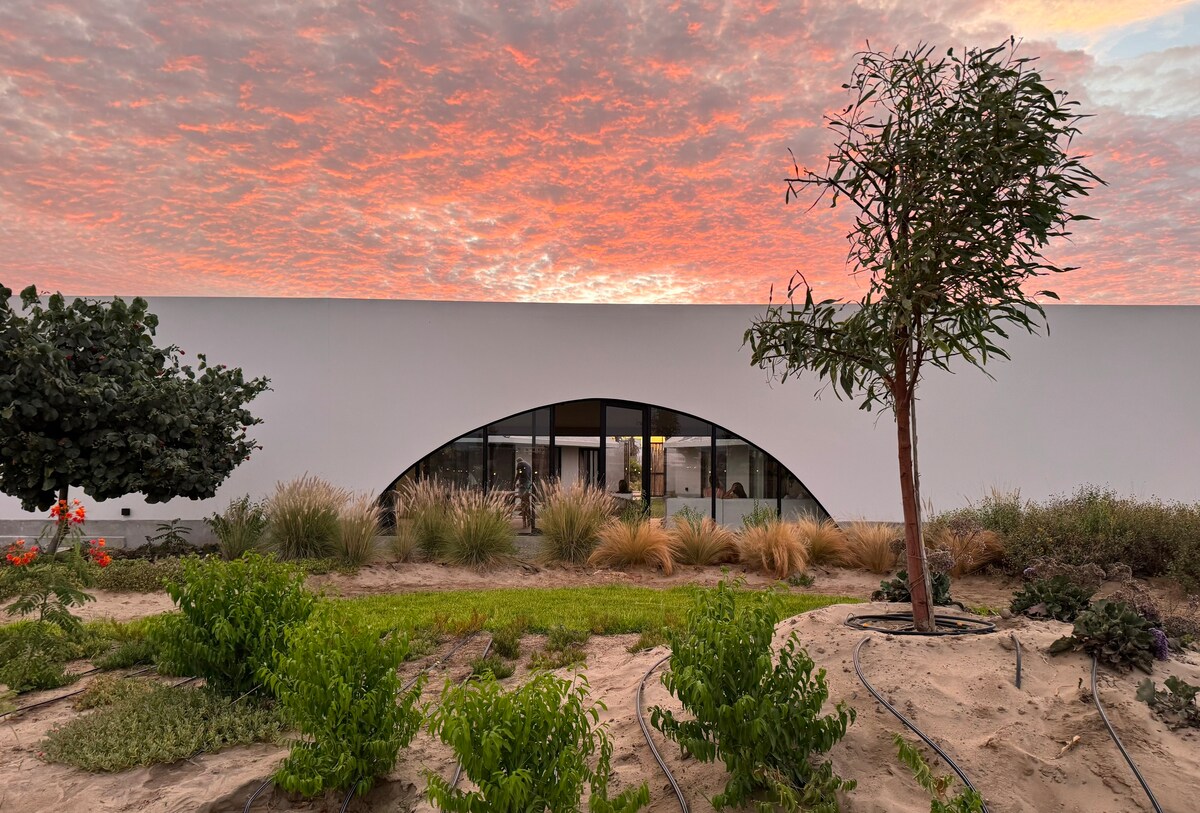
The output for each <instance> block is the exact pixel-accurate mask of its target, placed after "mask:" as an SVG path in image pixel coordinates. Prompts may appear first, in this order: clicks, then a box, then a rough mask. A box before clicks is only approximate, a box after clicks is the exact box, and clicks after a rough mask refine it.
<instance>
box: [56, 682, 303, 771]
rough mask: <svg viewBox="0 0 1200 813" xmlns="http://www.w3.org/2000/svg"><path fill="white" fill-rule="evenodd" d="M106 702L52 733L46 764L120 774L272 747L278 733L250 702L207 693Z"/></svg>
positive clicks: (168, 691)
mask: <svg viewBox="0 0 1200 813" xmlns="http://www.w3.org/2000/svg"><path fill="white" fill-rule="evenodd" d="M111 699H112V701H113V702H111V703H110V704H106V705H102V706H101V707H99V708H97V709H96V710H95V711H94V712H92V713H91V714H87V715H83V716H79V717H75V718H74V719H72V720H71V721H70V722H69V723H67V724H66V725H62V726H57V727H55V728H53V729H51V730H50V732H49V733H48V734H47V736H46V739H45V741H44V742H43V743H42V745H41V750H42V751H44V752H45V756H46V759H47V760H49V761H50V762H60V763H63V764H65V765H74V766H75V767H76V768H81V769H83V770H85V771H125V770H128V769H130V768H134V767H138V766H148V765H157V764H163V763H171V762H177V761H179V760H181V759H187V758H188V757H191V756H194V755H195V754H198V753H201V752H205V751H216V750H218V749H220V748H226V747H229V746H231V745H248V744H249V743H253V742H264V741H265V742H274V741H276V740H277V739H278V738H279V737H280V735H281V734H282V732H283V722H282V720H281V719H280V716H279V713H278V711H276V710H275V709H273V708H271V707H270V706H267V705H264V704H262V703H261V702H258V701H256V700H254V699H244V700H241V701H240V702H237V703H231V702H229V699H228V698H225V697H221V696H219V695H217V694H215V693H213V692H211V691H209V690H207V689H193V688H178V687H172V686H161V685H160V686H153V687H151V688H149V689H148V690H147V691H144V692H138V691H132V690H131V691H129V693H128V694H127V695H125V696H121V697H117V698H111Z"/></svg>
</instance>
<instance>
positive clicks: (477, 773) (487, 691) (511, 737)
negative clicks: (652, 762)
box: [426, 674, 650, 813]
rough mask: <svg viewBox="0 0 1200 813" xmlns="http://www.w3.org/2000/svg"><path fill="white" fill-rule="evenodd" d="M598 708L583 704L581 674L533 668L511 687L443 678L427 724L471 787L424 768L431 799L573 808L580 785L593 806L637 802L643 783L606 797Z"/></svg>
mask: <svg viewBox="0 0 1200 813" xmlns="http://www.w3.org/2000/svg"><path fill="white" fill-rule="evenodd" d="M601 708H603V705H602V704H600V703H595V704H589V703H588V697H587V681H586V680H585V679H584V678H582V677H578V678H576V680H575V681H573V682H572V681H567V680H563V679H561V678H558V677H555V676H553V675H549V674H540V675H535V676H534V677H533V678H532V679H531V680H530V681H529V682H528V683H526V684H525V685H523V686H520V687H518V688H516V689H514V690H512V691H509V692H505V691H504V690H503V689H502V688H501V687H500V685H499V684H498V683H497V682H496V680H495V679H494V678H492V677H491V676H490V675H488V676H485V677H484V679H483V680H480V681H472V682H470V683H468V684H465V685H461V686H451V685H450V684H447V686H446V688H445V690H444V691H443V692H442V698H441V703H440V704H439V705H438V706H437V708H436V709H435V710H434V712H433V714H432V716H431V717H430V719H429V730H430V732H431V733H433V734H434V736H436V737H438V738H439V739H440V740H441V741H442V742H443V743H445V744H446V745H448V746H450V747H451V748H452V749H453V750H454V754H455V756H456V757H457V758H458V760H459V763H460V764H461V765H462V766H463V773H464V774H466V776H467V778H468V779H470V780H471V781H472V782H473V783H474V784H475V786H476V787H477V790H464V789H462V788H454V787H451V786H450V783H449V782H447V781H446V780H445V779H443V778H442V777H440V776H438V775H436V774H433V773H429V774H428V786H427V788H426V794H427V795H428V797H429V800H430V802H432V803H433V804H434V805H436V806H437V808H438V809H439V810H445V811H451V813H473V811H480V810H488V811H491V813H525V811H534V810H536V811H542V810H552V811H559V810H561V811H569V810H570V811H573V810H579V809H580V801H581V798H582V796H583V793H584V790H585V788H586V789H588V790H590V798H589V809H590V810H591V811H593V813H609V812H611V813H617V812H618V811H622V812H624V811H628V812H629V813H632V811H635V810H638V809H640V808H641V807H643V806H645V805H647V804H649V801H650V794H649V791H648V789H647V788H646V786H645V785H642V786H640V787H638V788H631V789H628V790H626V791H624V792H623V793H621V794H620V795H619V796H617V797H616V798H615V799H609V798H608V775H609V772H610V770H611V766H610V762H611V759H612V745H611V744H610V743H609V740H608V736H607V733H606V731H605V728H604V726H601V725H598V724H597V723H596V720H597V719H598V717H599V709H601ZM593 760H594V762H595V768H593V767H592V762H593Z"/></svg>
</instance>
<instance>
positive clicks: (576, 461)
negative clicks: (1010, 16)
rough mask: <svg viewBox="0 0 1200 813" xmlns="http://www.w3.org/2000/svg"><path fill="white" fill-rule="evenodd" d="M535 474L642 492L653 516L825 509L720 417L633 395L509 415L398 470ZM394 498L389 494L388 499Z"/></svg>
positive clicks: (468, 478) (470, 483) (638, 496)
mask: <svg viewBox="0 0 1200 813" xmlns="http://www.w3.org/2000/svg"><path fill="white" fill-rule="evenodd" d="M522 466H524V467H527V468H528V470H529V471H530V472H531V475H532V477H533V481H534V483H535V484H536V483H538V482H544V481H546V480H549V479H553V478H559V479H561V480H562V481H563V482H564V483H574V482H584V483H588V484H591V485H597V486H601V487H603V488H604V489H605V490H606V491H608V492H609V493H611V494H612V495H613V496H614V497H616V498H618V499H626V500H630V501H638V502H640V503H641V504H642V505H643V507H644V508H645V509H646V510H648V512H649V514H650V516H652V517H667V516H673V515H674V514H675V513H677V512H678V511H680V510H682V509H684V508H691V509H693V510H696V511H699V512H700V513H701V514H703V515H704V516H709V517H713V518H714V519H715V520H717V522H720V523H721V524H723V525H726V526H729V527H738V526H740V525H741V524H742V517H744V516H745V515H746V514H748V513H750V512H751V511H753V510H754V509H755V507H756V506H757V507H760V508H761V507H762V506H764V505H765V506H768V507H769V508H771V509H773V510H774V511H775V513H776V514H777V515H779V516H782V517H784V518H785V519H796V518H798V517H800V516H802V515H809V516H813V517H816V518H817V519H826V518H828V517H829V514H828V512H827V511H826V510H825V508H824V507H823V506H822V505H821V503H820V502H819V501H818V500H817V499H816V498H815V497H813V495H812V493H811V492H809V490H808V489H807V488H806V487H805V486H804V484H803V483H802V482H801V481H800V478H798V477H797V476H796V475H795V474H793V473H792V472H791V471H789V470H788V469H787V468H785V467H784V466H783V465H782V464H781V463H779V461H777V460H776V459H775V458H774V457H772V456H771V455H770V454H768V453H767V452H766V451H765V450H763V449H760V448H759V447H757V446H755V445H754V444H752V443H750V442H748V441H746V440H745V439H743V438H741V437H739V436H738V435H736V434H734V433H733V432H730V431H728V430H726V429H724V428H722V427H720V426H717V425H715V424H713V423H710V422H708V421H705V420H703V419H701V418H697V417H695V416H694V415H689V414H687V413H684V412H678V411H676V410H672V409H667V408H664V407H658V406H653V405H650V404H642V403H637V402H632V401H617V400H611V399H588V400H581V401H565V402H562V403H558V404H551V405H549V406H545V407H539V408H537V409H532V410H529V411H528V412H522V413H519V414H517V415H510V416H509V417H507V418H503V419H501V420H498V421H494V422H492V423H490V424H488V425H487V426H483V427H480V428H478V429H475V430H473V431H471V432H467V433H466V434H464V435H461V436H459V437H457V438H455V439H454V440H452V441H450V442H449V443H447V444H446V445H444V446H441V447H440V448H438V449H435V450H433V451H432V452H430V453H429V454H427V455H425V456H424V457H423V458H421V459H420V460H418V461H417V462H415V463H414V464H413V465H412V466H410V467H409V468H408V469H407V470H406V471H405V472H404V473H403V474H401V475H400V476H399V477H397V478H396V479H395V480H394V481H393V482H392V483H391V485H389V486H388V488H387V489H385V490H384V497H387V496H388V495H389V494H390V492H391V491H392V490H393V489H395V488H397V487H398V486H400V485H401V484H402V483H403V482H404V481H405V480H406V479H411V478H416V479H424V478H430V477H437V478H438V479H439V480H442V481H443V482H448V483H453V484H455V485H456V486H458V487H460V488H479V489H484V490H488V491H511V490H513V488H514V483H515V479H516V477H517V471H518V468H519V467H522ZM385 504H390V499H389V500H385Z"/></svg>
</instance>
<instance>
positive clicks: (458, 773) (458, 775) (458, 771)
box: [343, 636, 496, 813]
mask: <svg viewBox="0 0 1200 813" xmlns="http://www.w3.org/2000/svg"><path fill="white" fill-rule="evenodd" d="M494 640H496V638H495V636H492V637H491V638H489V639H488V642H487V646H485V647H484V648H483V654H482V655H480V656H479V657H480V659H481V660H482V659H483V658H486V657H487V656H488V653H489V652H491V651H492V641H494ZM470 679H471V675H470V674H469V673H468V674H467V676H466V677H465V678H463V681H462V682H463V683H466V682H467V681H468V680H470ZM462 772H463V766H462V760H459V762H458V764H457V765H455V766H454V776H453V777H452V778H451V779H450V787H451V788H457V787H458V780H460V779H462ZM343 813H345V809H344V808H343Z"/></svg>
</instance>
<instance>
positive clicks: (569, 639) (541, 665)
mask: <svg viewBox="0 0 1200 813" xmlns="http://www.w3.org/2000/svg"><path fill="white" fill-rule="evenodd" d="M587 640H588V633H587V632H586V631H584V630H578V629H572V628H570V627H565V626H563V625H562V624H559V625H556V626H554V627H552V628H551V629H550V633H549V635H547V636H546V647H545V649H544V650H543V651H541V652H537V653H534V655H533V657H532V658H530V659H529V666H530V668H531V669H543V670H553V669H565V668H566V667H568V666H576V665H579V664H583V663H586V662H587V654H586V653H584V651H583V645H584V644H586V643H587Z"/></svg>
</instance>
